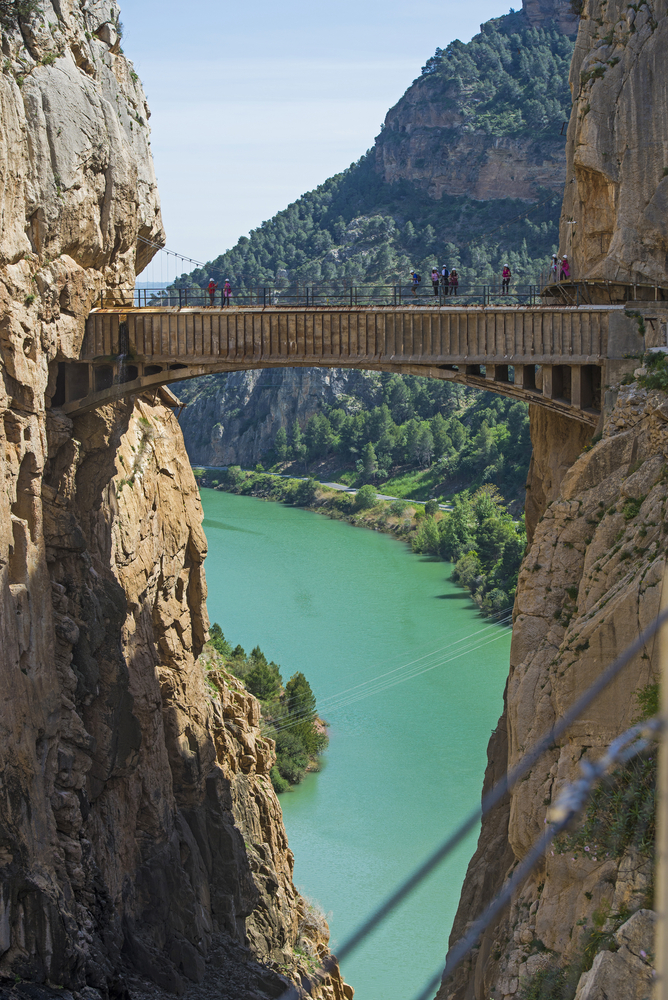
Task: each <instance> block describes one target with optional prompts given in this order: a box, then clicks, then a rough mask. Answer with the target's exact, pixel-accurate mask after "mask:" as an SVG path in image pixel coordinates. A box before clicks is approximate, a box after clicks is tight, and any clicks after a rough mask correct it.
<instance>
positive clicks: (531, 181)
mask: <svg viewBox="0 0 668 1000" xmlns="http://www.w3.org/2000/svg"><path fill="white" fill-rule="evenodd" d="M502 20H504V23H505V22H507V23H508V26H509V27H508V29H507V30H508V31H509V32H510V31H514V32H518V31H521V30H523V29H526V28H529V27H531V28H551V29H554V28H555V27H556V28H557V29H558V31H560V32H562V33H563V34H564V35H567V36H573V35H574V34H575V32H576V31H577V21H578V19H577V17H576V16H575V15H574V13H573V10H572V7H571V4H570V3H568V2H566V0H557V2H555V0H524V3H523V5H522V10H521V11H520V12H519V13H517V14H515V13H514V12H511V15H509V16H508V17H507V18H505V19H502ZM493 23H494V24H496V23H498V24H501V20H499V21H498V22H493ZM484 27H485V26H484V25H481V26H480V30H481V32H482V31H483V29H484ZM513 38H514V39H515V41H516V42H518V43H519V35H517V34H515V35H513ZM454 44H455V45H461V43H457V42H456V43H454ZM514 44H515V42H513V45H514ZM512 51H513V52H514V49H513V50H512ZM517 51H518V52H519V51H520V50H519V49H518V50H517ZM471 57H472V58H473V59H476V58H480V59H481V60H485V59H487V58H488V56H487V54H482V55H477V54H476V52H475V50H474V49H472V50H471ZM520 90H521V87H520ZM520 90H518V93H519V92H520ZM548 92H549V90H548ZM490 96H491V94H490V93H489V92H488V93H486V94H485V99H489V98H490ZM479 102H480V97H477V96H474V95H473V94H472V93H471V92H470V87H467V85H466V84H464V85H463V86H462V80H461V79H460V78H459V76H457V75H456V74H455V75H454V76H453V75H452V73H451V74H446V75H445V76H443V75H442V74H441V73H425V72H424V71H423V75H422V76H421V77H418V79H417V80H415V82H414V83H413V84H412V86H411V87H409V88H408V90H407V91H406V93H405V94H404V96H403V97H402V98H401V100H400V101H399V102H398V103H397V104H396V105H395V106H394V107H393V108H391V109H390V111H389V112H388V114H387V116H386V118H385V122H384V126H383V130H382V132H381V133H380V135H378V136H377V138H376V143H375V157H376V171H377V173H379V174H380V176H381V177H382V178H383V180H384V181H386V182H387V183H389V184H393V183H395V182H397V181H400V180H404V181H409V182H410V183H411V184H413V185H415V186H416V187H417V188H419V189H421V190H422V191H424V192H425V194H426V195H427V196H428V197H430V198H434V199H436V200H440V199H442V198H448V197H453V196H454V197H456V196H465V197H468V198H473V199H476V200H477V201H492V200H495V199H505V198H518V199H522V200H525V201H528V202H535V201H538V200H541V199H542V200H545V194H546V192H548V191H553V192H555V193H559V194H561V192H562V190H563V184H564V176H565V166H566V154H565V136H560V134H559V128H558V126H557V128H556V129H554V128H550V129H548V130H545V129H544V128H542V129H538V130H537V129H526V128H524V129H521V128H520V129H518V128H517V127H516V128H515V129H514V130H512V129H502V130H501V131H499V129H497V128H492V129H490V128H484V127H481V124H480V123H479V122H478V121H477V119H476V114H475V111H476V106H477V104H478V103H479ZM509 106H510V107H511V108H512V107H513V103H512V101H511V102H510V105H509Z"/></svg>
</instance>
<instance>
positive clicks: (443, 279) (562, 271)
mask: <svg viewBox="0 0 668 1000" xmlns="http://www.w3.org/2000/svg"><path fill="white" fill-rule="evenodd" d="M512 276H513V275H512V271H511V270H510V267H509V265H508V264H504V265H503V271H502V273H501V294H502V295H508V294H510V281H511V279H512ZM570 276H571V271H570V265H569V263H568V256H567V254H564V255H563V257H561V258H559V256H558V254H556V253H553V254H552V263H551V265H550V281H553V282H556V281H565V280H568V279H569V278H570ZM421 281H422V277H421V276H420V275H419V274H418V272H417V271H413V272H411V289H412V292H413V295H417V293H418V288H419V286H420V283H421ZM431 284H432V288H433V289H434V295H439V294H443V295H457V294H458V290H459V275H458V273H457V268H455V267H453V268H451V269H448V267H447V266H446V265H445V264H443V266H442V267H441V269H440V271H439V270H438V268H437V267H436V266H434V267H433V268H432V270H431ZM217 289H218V285H217V283H216V282H215V281H214V279H213V278H209V284H208V285H207V289H206V290H207V292H208V293H209V299H210V300H211V305H212V306H213V305H214V300H215V296H216V291H217ZM231 299H232V286H231V284H230V281H229V278H225V284H224V285H223V288H222V300H223V306H229V305H230V302H231Z"/></svg>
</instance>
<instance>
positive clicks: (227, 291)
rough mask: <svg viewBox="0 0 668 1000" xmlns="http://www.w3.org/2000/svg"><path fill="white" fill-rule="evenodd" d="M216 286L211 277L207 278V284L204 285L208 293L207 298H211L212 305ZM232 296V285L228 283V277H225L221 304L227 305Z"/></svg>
mask: <svg viewBox="0 0 668 1000" xmlns="http://www.w3.org/2000/svg"><path fill="white" fill-rule="evenodd" d="M217 288H218V285H217V283H216V282H215V281H214V280H213V278H209V284H208V285H207V287H206V290H207V292H208V293H209V298H210V299H211V305H212V306H213V300H214V299H215V297H216V289H217ZM231 298H232V285H231V284H230V279H229V278H225V284H224V285H223V305H224V306H229V304H230V299H231Z"/></svg>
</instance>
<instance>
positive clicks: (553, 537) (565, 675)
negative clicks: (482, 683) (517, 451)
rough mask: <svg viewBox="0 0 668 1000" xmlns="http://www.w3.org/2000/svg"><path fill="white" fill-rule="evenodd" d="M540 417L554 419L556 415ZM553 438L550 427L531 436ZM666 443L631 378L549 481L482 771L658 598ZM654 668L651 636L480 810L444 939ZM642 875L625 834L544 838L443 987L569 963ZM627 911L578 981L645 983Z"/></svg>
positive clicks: (645, 933) (480, 992) (561, 703)
mask: <svg viewBox="0 0 668 1000" xmlns="http://www.w3.org/2000/svg"><path fill="white" fill-rule="evenodd" d="M552 430H553V432H555V433H556V434H557V435H559V429H558V428H553V429H552ZM559 436H560V435H559ZM552 442H553V437H552V434H550V432H549V429H548V433H547V434H546V435H545V436H544V437H543V439H542V448H543V449H547V448H549V447H550V445H551V443H552ZM667 457H668V403H667V402H666V397H665V395H664V394H663V393H659V392H647V391H645V390H643V389H639V388H637V387H636V386H634V385H632V386H628V387H626V388H623V389H622V390H621V392H620V396H619V399H618V402H617V405H616V407H615V409H614V410H613V412H612V414H611V416H610V418H609V420H608V422H607V424H606V427H605V430H604V434H603V438H602V440H601V441H600V442H599V443H598V444H596V445H595V446H594V447H593V448H591V450H586V451H585V452H584V453H583V454H581V455H580V457H578V458H577V459H576V460H575V461H574V463H573V464H572V466H571V468H570V469H569V470H568V472H567V473H566V475H565V476H563V478H562V481H561V484H560V486H559V488H558V490H557V491H555V492H556V495H555V494H554V493H553V495H552V497H550V496H549V495H548V496H545V498H544V502H545V503H546V504H547V506H546V509H545V511H544V513H543V515H542V517H541V519H540V520H539V522H538V524H537V525H536V527H535V531H534V535H533V541H532V543H531V546H530V549H529V551H528V553H527V556H526V557H525V560H524V563H523V566H522V570H521V572H520V581H519V586H518V593H517V600H516V604H515V612H514V616H515V619H514V629H513V644H512V650H511V667H510V675H509V680H508V688H507V693H506V695H507V707H506V711H505V713H504V716H503V718H502V720H501V722H500V725H499V728H498V730H497V732H496V734H495V736H494V737H493V740H492V743H491V744H490V750H489V754H490V765H489V768H488V775H487V779H486V781H487V783H488V784H489V783H491V782H492V781H493V780H497V779H498V778H499V777H500V776H501V775H502V774H503V771H504V770H505V767H506V766H509V767H512V766H514V765H515V764H516V763H517V762H518V760H519V759H520V758H521V756H522V754H523V752H524V750H525V749H527V748H528V747H530V746H532V745H533V743H534V742H535V741H536V740H537V739H538V737H539V735H540V734H541V733H543V732H544V731H545V730H546V729H547V728H549V726H550V725H551V724H552V723H553V722H554V721H555V719H556V718H558V717H559V716H560V715H561V714H562V713H563V711H564V710H565V708H567V707H568V706H569V705H570V704H572V702H573V701H574V700H575V699H576V698H577V697H578V695H579V694H580V693H581V692H582V691H584V690H585V689H586V688H587V687H588V686H589V685H590V684H591V683H592V682H593V680H594V679H595V677H596V676H597V675H598V674H599V673H600V671H601V670H602V669H603V667H605V666H606V665H607V664H608V663H610V662H611V661H612V660H613V659H614V658H615V656H616V655H617V654H619V653H620V652H622V650H623V649H625V648H626V646H628V645H629V644H630V643H631V642H632V641H633V640H634V639H635V638H636V637H637V635H638V633H639V632H640V631H641V630H642V629H643V628H645V627H646V625H647V624H649V622H650V621H651V620H652V619H653V618H654V617H655V615H656V614H657V612H658V609H659V606H660V602H661V592H662V585H663V575H664V568H665V554H666V544H665V535H666V530H667V524H668V522H667V520H666V516H667V513H668V508H667V506H666V500H667V499H668V484H667V481H666V460H667ZM530 485H531V486H532V488H533V485H534V483H533V482H531V484H530ZM658 675H659V660H658V645H657V643H656V642H654V641H653V642H651V643H650V644H649V645H648V646H647V648H646V649H644V650H643V652H642V653H640V654H639V655H638V656H637V657H636V658H635V659H634V661H633V662H631V663H630V664H629V665H628V666H627V667H626V669H625V671H624V673H623V675H622V676H621V677H620V678H619V679H618V680H617V681H616V682H615V683H614V684H613V685H612V686H611V688H610V689H609V690H608V691H607V692H606V693H605V694H604V695H602V696H601V697H600V698H599V699H598V700H597V702H595V703H594V705H592V706H591V708H590V709H589V710H588V712H587V713H586V715H585V716H584V717H583V718H581V719H580V720H579V721H578V722H577V723H576V724H575V725H574V726H573V727H572V729H571V730H570V732H569V733H568V735H567V736H566V737H565V738H564V740H563V741H562V742H561V744H560V745H559V746H555V747H553V748H551V749H550V751H548V753H546V754H545V756H544V757H543V759H542V760H541V761H540V762H539V764H537V765H536V767H535V768H534V769H533V771H532V772H531V773H530V774H529V776H528V778H526V779H525V780H523V781H522V782H521V783H520V784H519V786H518V787H517V788H516V789H515V790H514V791H513V793H512V794H511V795H510V796H509V798H508V800H507V801H506V803H505V804H503V805H501V806H499V807H498V808H497V809H496V811H495V812H494V813H492V814H491V815H490V817H489V819H488V820H487V821H486V822H485V823H484V824H483V830H482V834H481V838H480V842H479V845H478V850H477V852H476V855H475V856H474V858H473V859H472V861H471V864H470V866H469V871H468V874H467V879H466V883H465V886H464V892H463V896H462V901H461V904H460V909H459V913H458V917H457V921H456V923H455V927H454V930H453V939H454V938H455V937H457V936H458V935H460V934H461V933H462V932H463V930H464V928H465V926H466V923H467V922H468V921H469V920H470V919H472V917H473V915H474V913H475V912H477V911H478V910H479V909H480V908H481V907H482V906H483V905H484V903H485V902H486V901H488V900H489V899H490V898H491V897H492V896H493V895H494V894H495V892H496V891H498V889H499V888H500V886H501V885H502V884H503V881H504V880H505V878H506V877H507V876H508V874H509V872H510V871H511V870H512V868H513V867H514V865H515V864H516V863H517V859H519V858H522V857H524V855H525V854H526V853H527V851H528V850H529V847H530V846H531V844H532V843H533V841H534V840H535V839H537V837H538V836H539V835H540V833H541V832H542V830H543V828H544V822H545V818H546V815H547V812H548V807H549V804H550V802H552V801H553V800H554V799H555V798H556V795H557V794H558V791H559V789H560V788H561V787H562V786H563V784H564V783H566V782H568V781H571V780H573V779H574V778H575V777H576V776H577V775H578V773H579V762H580V761H581V760H582V759H583V758H586V757H589V756H591V757H592V758H595V757H597V756H598V755H600V753H601V752H602V750H603V749H604V748H605V747H607V746H608V745H609V744H610V742H611V741H612V740H613V739H614V738H615V736H617V735H618V734H619V733H620V732H621V731H622V730H623V729H625V728H626V727H627V726H629V725H630V724H631V723H632V721H633V719H634V717H636V716H637V714H638V702H637V700H636V699H635V698H634V697H633V695H634V692H638V691H640V690H642V689H643V688H645V687H646V686H647V685H648V684H650V683H653V682H655V681H656V680H657V679H658ZM593 846H594V845H593V844H592V847H593ZM574 855H575V856H574ZM651 884H652V861H651V855H649V856H648V855H646V854H642V853H640V852H639V851H638V849H637V847H636V846H633V845H630V846H628V847H627V848H626V849H625V850H623V851H620V852H614V851H612V850H609V849H605V850H604V851H603V852H601V851H598V852H597V851H595V850H588V851H586V852H585V851H583V850H580V851H579V852H578V851H577V850H574V849H572V848H571V850H568V851H564V849H563V848H562V849H557V850H555V851H554V853H552V852H550V853H549V854H548V856H547V857H546V858H545V862H544V864H543V865H542V866H541V867H540V868H539V869H537V870H536V871H535V872H534V874H533V876H532V877H531V878H530V879H528V880H527V882H526V884H525V885H524V886H523V888H522V889H521V891H520V892H519V893H518V896H517V898H516V899H515V900H514V902H513V904H512V906H511V908H510V911H509V912H506V913H505V914H504V915H503V917H502V918H501V919H500V920H499V921H498V923H497V924H496V926H494V927H493V928H492V929H490V931H489V932H488V933H487V934H486V935H485V938H484V939H483V941H482V943H481V946H480V948H479V950H478V951H477V952H476V953H474V957H473V959H472V961H471V963H470V965H469V966H468V967H467V968H462V969H460V971H459V973H458V974H457V975H456V978H455V981H454V982H451V983H448V984H445V985H444V986H443V987H442V988H441V991H440V992H439V997H443V998H445V997H448V998H452V1000H454V998H455V997H456V998H464V997H467V998H469V997H470V998H473V997H475V998H476V1000H481V998H483V997H485V998H486V997H488V996H489V995H490V992H491V991H492V990H493V991H494V996H495V997H497V998H501V997H503V998H505V1000H507V998H510V997H513V996H515V994H517V993H518V990H520V989H521V986H522V981H523V980H526V979H530V978H531V977H532V976H535V975H536V973H537V972H540V970H541V969H548V968H562V969H563V968H566V967H568V966H569V965H570V966H571V967H577V963H578V961H580V960H581V957H582V954H581V953H582V949H583V945H584V940H585V937H586V934H587V932H588V931H589V930H591V929H592V927H594V926H595V921H596V920H597V919H600V915H601V914H603V915H604V922H603V925H602V926H603V927H604V929H605V930H606V931H610V932H611V934H612V932H614V930H615V927H616V926H619V923H620V919H619V918H620V915H621V916H622V917H623V916H624V915H626V916H628V915H630V914H632V913H634V911H636V910H638V909H642V907H646V906H647V905H648V903H650V904H651V897H652V892H651ZM615 919H616V922H615ZM632 919H633V920H634V923H633V925H632V928H631V929H632V930H633V929H634V928H635V930H633V933H634V935H635V936H634V948H633V949H631V951H632V952H633V954H631V953H630V952H629V954H628V955H627V954H626V953H624V954H623V949H621V948H620V950H619V951H618V952H617V953H616V954H614V955H613V954H612V953H611V952H608V951H606V952H602V953H601V956H600V957H599V958H597V960H596V963H595V965H594V968H593V969H592V971H591V972H588V973H585V975H584V976H583V977H582V979H581V981H580V984H579V987H578V989H579V993H578V996H579V997H594V996H596V997H598V996H603V995H605V996H607V997H608V998H610V1000H617V998H620V1000H621V998H622V997H636V996H637V997H639V998H640V997H643V996H644V995H646V992H647V989H648V983H649V982H650V981H651V967H650V962H649V959H647V960H644V959H643V958H642V956H640V955H639V949H642V950H643V951H644V952H646V955H649V954H650V952H651V950H652V925H651V913H648V914H647V915H646V917H643V920H642V921H641V919H640V917H638V915H637V914H636V916H635V917H634V918H632ZM624 927H626V924H625V925H624ZM628 932H629V930H628V928H626V930H625V929H624V928H620V932H619V933H620V934H621V935H622V937H623V936H624V934H627V933H628ZM546 949H547V950H546ZM627 951H628V949H627ZM619 956H621V957H619ZM610 963H612V966H614V967H615V968H617V972H618V974H619V979H618V981H617V982H615V974H614V970H613V968H612V966H611V965H610ZM606 976H607V977H608V983H607V986H605V983H604V978H605V977H606ZM576 982H577V980H576ZM604 986H605V989H606V992H605V994H603V993H601V992H600V990H601V989H603V988H604Z"/></svg>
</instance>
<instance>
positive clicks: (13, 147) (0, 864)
mask: <svg viewBox="0 0 668 1000" xmlns="http://www.w3.org/2000/svg"><path fill="white" fill-rule="evenodd" d="M40 8H41V9H40V11H38V12H36V13H34V14H31V15H27V16H26V17H21V18H17V17H16V16H14V15H11V14H7V15H6V16H5V15H4V13H3V17H4V18H5V20H3V24H2V29H3V34H2V46H3V58H4V63H3V74H2V75H1V76H0V102H1V107H2V119H1V120H2V132H1V145H0V217H1V218H2V227H1V233H2V236H1V240H0V337H1V344H2V353H1V366H0V373H1V376H2V381H1V383H0V412H1V416H2V422H1V423H0V444H1V448H2V460H1V462H0V470H1V475H2V490H1V491H0V505H1V507H0V594H1V598H0V599H1V600H2V610H1V612H0V630H1V632H0V635H1V641H2V690H3V701H2V708H1V709H0V735H1V739H0V802H1V805H0V977H2V978H3V979H5V980H6V979H8V978H11V979H15V978H16V977H18V978H19V979H24V980H27V981H29V982H32V983H41V984H52V985H56V986H59V987H66V988H67V989H69V990H70V991H74V994H75V996H83V997H85V998H86V1000H95V998H96V997H100V996H101V997H108V996H127V989H128V986H130V987H131V989H132V991H133V993H135V994H137V995H143V994H144V993H146V994H147V995H148V994H150V995H152V996H156V995H160V993H161V991H163V990H165V991H169V992H172V993H173V992H176V993H181V992H183V991H184V989H185V988H186V985H188V988H189V990H190V992H191V994H192V995H193V996H195V995H197V991H198V990H199V991H200V993H201V994H202V995H204V994H207V995H208V993H210V992H211V991H215V992H216V994H217V995H218V996H221V997H229V998H235V1000H236V998H248V1000H250V998H251V997H253V998H258V997H263V996H278V995H280V993H281V992H282V991H283V989H284V987H285V985H286V983H287V982H288V980H287V979H286V975H287V976H290V977H292V978H293V979H295V980H296V981H297V982H298V983H299V982H301V981H305V980H306V979H307V978H308V976H309V974H310V969H311V968H312V967H313V966H314V965H315V964H317V961H318V959H319V958H320V957H322V956H323V955H324V954H326V940H327V928H326V924H324V922H323V921H322V920H320V918H318V916H317V914H314V913H312V912H311V911H310V910H309V908H308V907H307V905H306V904H305V903H304V901H303V900H301V899H300V897H299V896H298V894H297V893H296V890H295V888H294V886H293V884H292V878H291V874H292V856H291V854H290V851H289V849H288V846H287V841H286V837H285V831H284V829H283V825H282V820H281V812H280V806H279V804H278V801H277V799H276V797H275V795H274V793H273V791H272V788H271V783H270V781H269V778H268V777H267V772H268V770H269V768H270V767H271V763H272V759H273V748H272V745H271V742H270V741H267V740H265V739H264V738H263V737H262V735H261V733H260V731H259V727H258V722H259V711H258V705H257V703H256V702H255V700H254V699H253V698H251V697H250V696H249V695H248V694H247V693H245V692H244V691H243V690H242V689H241V688H240V685H239V684H238V682H236V681H235V680H234V679H233V678H230V677H229V676H226V675H225V674H224V673H222V672H221V671H220V670H219V669H217V668H216V665H215V664H212V663H211V662H209V661H208V660H207V658H206V657H205V658H204V660H202V659H198V657H199V654H200V651H201V649H202V645H203V643H204V640H205V637H206V629H207V619H206V609H205V603H204V602H205V598H206V586H205V582H204V573H203V567H202V563H203V559H204V556H205V552H206V543H205V538H204V535H203V533H202V529H201V519H202V514H201V507H200V502H199V496H198V493H197V488H196V485H195V482H194V480H193V477H192V473H191V471H190V466H189V463H188V460H187V457H186V453H185V449H184V447H183V442H182V438H181V435H180V431H179V428H178V425H177V423H176V421H175V419H174V417H173V416H172V415H171V413H170V411H169V410H168V409H167V408H166V407H165V406H164V405H162V402H161V401H160V399H159V398H158V399H157V401H155V402H148V401H145V400H141V399H140V400H138V401H137V402H136V403H119V404H114V405H113V406H109V407H107V408H105V409H104V410H101V411H96V412H93V413H90V414H87V415H85V416H81V417H79V418H77V419H76V421H75V422H74V423H73V422H72V421H71V420H69V419H68V418H67V417H65V416H64V415H63V414H62V413H60V412H59V411H58V410H57V409H51V408H50V400H51V397H52V395H53V393H54V391H55V387H56V382H57V376H58V364H59V362H61V361H66V360H68V359H72V358H76V357H77V355H78V352H79V349H80V345H81V341H82V337H83V333H84V322H85V318H86V316H87V314H88V312H89V310H90V308H91V306H92V305H93V304H94V303H95V302H96V301H97V300H98V299H99V297H100V295H101V293H102V292H103V291H104V293H105V295H107V296H110V297H112V298H114V297H115V298H118V299H123V298H124V297H125V295H126V294H127V291H128V289H130V288H132V287H133V285H134V278H135V271H136V269H141V268H142V267H143V266H144V264H145V262H146V259H147V252H148V251H147V249H146V244H144V243H143V242H142V239H141V238H142V237H143V238H145V239H150V240H157V241H160V239H161V238H162V235H163V234H162V227H161V223H160V213H159V206H158V199H157V192H156V187H155V178H154V175H153V167H152V161H151V156H150V148H149V144H148V129H147V125H146V121H147V118H148V110H147V108H146V105H145V101H144V97H143V93H142V91H141V87H140V85H139V82H138V79H137V77H136V74H135V73H134V71H133V69H132V65H131V64H130V63H129V62H128V61H127V60H126V59H125V57H124V56H123V54H122V53H121V52H120V47H119V34H118V32H119V25H118V9H117V7H116V6H115V4H114V3H113V2H112V3H106V4H104V5H103V4H102V3H96V2H93V0H89V2H86V3H83V4H74V3H71V2H69V0H58V2H55V0H54V4H53V5H52V4H51V3H49V2H48V0H47V2H45V3H43V4H41V5H40ZM4 10H5V8H4V7H3V12H4ZM297 945H300V952H301V954H302V957H301V958H297V957H296V956H295V954H294V948H295V947H296V946H297ZM194 984H196V985H194ZM193 990H195V993H193V992H192V991H193ZM82 991H83V992H82ZM202 991H203V992H202ZM316 992H318V991H316ZM36 995H37V994H36ZM318 995H320V996H322V997H323V998H324V997H328V998H330V997H336V998H339V1000H340V998H343V997H344V996H348V997H349V996H351V995H352V991H351V990H350V989H349V988H348V987H344V985H343V983H342V982H341V980H340V978H339V977H338V975H337V974H336V972H333V974H332V976H331V977H330V979H329V980H328V981H326V982H325V984H323V985H321V986H320V987H319V993H318Z"/></svg>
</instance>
